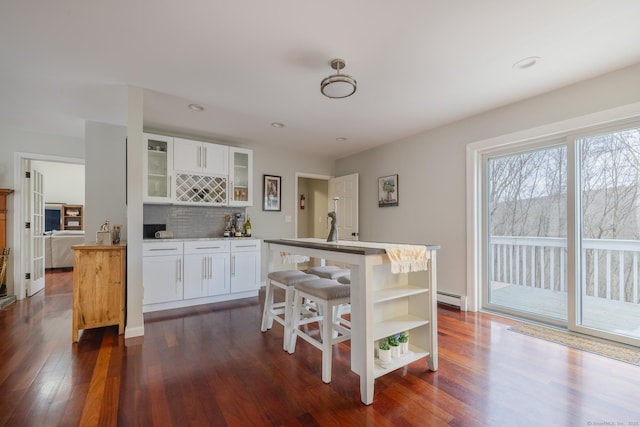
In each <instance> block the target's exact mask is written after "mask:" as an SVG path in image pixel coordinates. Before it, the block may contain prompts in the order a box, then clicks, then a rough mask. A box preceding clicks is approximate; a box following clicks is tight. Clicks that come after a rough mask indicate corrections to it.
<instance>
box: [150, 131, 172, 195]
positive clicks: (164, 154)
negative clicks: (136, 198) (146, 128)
mask: <svg viewBox="0 0 640 427" xmlns="http://www.w3.org/2000/svg"><path fill="white" fill-rule="evenodd" d="M144 142H145V148H146V150H145V155H144V161H143V169H144V175H143V180H144V183H143V191H144V194H143V201H144V202H145V203H170V202H171V201H172V200H173V191H172V182H173V181H172V175H173V138H171V137H168V136H162V135H153V134H149V133H145V134H144Z"/></svg>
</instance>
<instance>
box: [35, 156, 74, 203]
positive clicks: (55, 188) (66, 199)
mask: <svg viewBox="0 0 640 427" xmlns="http://www.w3.org/2000/svg"><path fill="white" fill-rule="evenodd" d="M31 164H32V166H33V168H34V169H37V170H38V171H39V172H40V173H42V174H43V176H44V201H45V203H61V204H62V203H64V204H67V205H84V204H85V202H84V165H78V164H72V163H60V162H46V161H39V160H36V161H33V162H32V163H31Z"/></svg>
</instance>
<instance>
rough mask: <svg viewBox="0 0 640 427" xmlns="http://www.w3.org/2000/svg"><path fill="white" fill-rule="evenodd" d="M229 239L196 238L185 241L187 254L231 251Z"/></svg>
mask: <svg viewBox="0 0 640 427" xmlns="http://www.w3.org/2000/svg"><path fill="white" fill-rule="evenodd" d="M229 250H230V245H229V241H228V240H194V241H190V242H184V253H185V254H187V255H188V254H198V253H208V254H210V253H217V252H229Z"/></svg>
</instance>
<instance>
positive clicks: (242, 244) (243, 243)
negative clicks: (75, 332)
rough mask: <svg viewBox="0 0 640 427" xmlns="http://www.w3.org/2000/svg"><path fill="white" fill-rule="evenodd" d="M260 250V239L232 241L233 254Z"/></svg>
mask: <svg viewBox="0 0 640 427" xmlns="http://www.w3.org/2000/svg"><path fill="white" fill-rule="evenodd" d="M259 250H260V240H259V239H241V240H231V252H249V251H259Z"/></svg>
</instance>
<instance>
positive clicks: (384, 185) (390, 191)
mask: <svg viewBox="0 0 640 427" xmlns="http://www.w3.org/2000/svg"><path fill="white" fill-rule="evenodd" d="M386 206H398V174H395V175H389V176H383V177H381V178H378V207H381V208H382V207H386Z"/></svg>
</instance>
